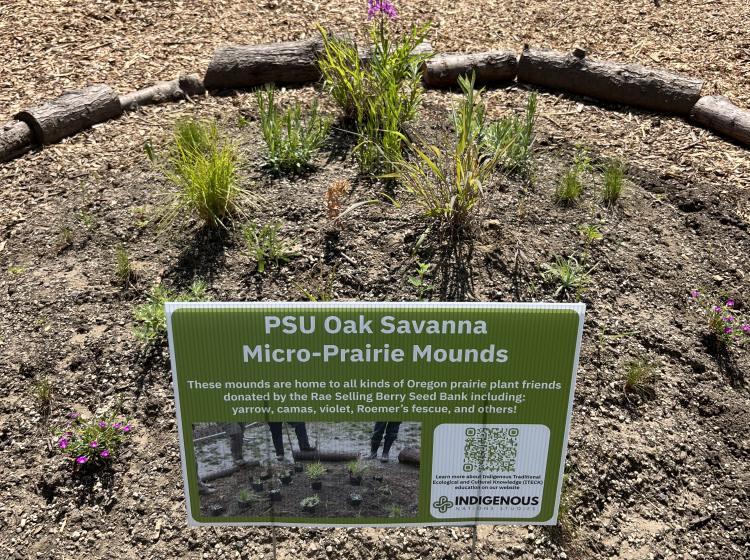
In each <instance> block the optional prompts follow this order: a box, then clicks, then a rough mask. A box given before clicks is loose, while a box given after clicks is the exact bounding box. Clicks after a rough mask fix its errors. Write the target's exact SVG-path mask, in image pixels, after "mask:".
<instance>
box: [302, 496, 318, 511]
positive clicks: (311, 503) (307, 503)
mask: <svg viewBox="0 0 750 560" xmlns="http://www.w3.org/2000/svg"><path fill="white" fill-rule="evenodd" d="M319 503H320V498H319V497H318V495H317V494H315V495H314V496H309V497H307V498H305V499H304V500H302V501H301V502H300V503H299V505H301V506H302V507H303V508H311V507H315V506H317V505H318V504H319Z"/></svg>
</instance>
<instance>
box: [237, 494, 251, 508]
mask: <svg viewBox="0 0 750 560" xmlns="http://www.w3.org/2000/svg"><path fill="white" fill-rule="evenodd" d="M251 503H252V495H251V494H250V491H249V490H247V489H245V490H240V491H239V493H238V494H237V505H238V506H239V508H240V509H247V508H249V507H250V505H251Z"/></svg>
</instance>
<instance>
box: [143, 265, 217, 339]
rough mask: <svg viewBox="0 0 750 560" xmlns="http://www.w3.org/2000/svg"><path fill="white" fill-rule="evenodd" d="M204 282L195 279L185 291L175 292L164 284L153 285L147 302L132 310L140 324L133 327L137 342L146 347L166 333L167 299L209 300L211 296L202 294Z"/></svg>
mask: <svg viewBox="0 0 750 560" xmlns="http://www.w3.org/2000/svg"><path fill="white" fill-rule="evenodd" d="M205 291H206V284H205V283H204V282H202V281H201V280H196V281H195V282H193V283H192V284H191V286H190V287H189V288H188V291H187V292H180V293H177V292H176V291H175V290H174V289H172V288H167V287H166V286H164V285H159V286H154V287H153V288H151V292H149V295H148V303H145V304H143V305H139V306H138V307H136V308H135V310H134V311H133V316H134V317H135V319H136V321H139V322H140V323H141V325H140V326H138V327H136V328H135V329H133V333H134V334H135V336H136V338H137V339H138V342H140V343H142V344H144V345H145V346H146V347H148V346H150V345H151V344H153V343H154V342H155V341H157V340H158V339H161V338H163V337H164V336H166V334H167V313H166V310H165V309H164V304H165V303H166V302H168V301H179V302H192V301H209V300H210V299H211V298H210V297H209V296H206V295H204V292H205Z"/></svg>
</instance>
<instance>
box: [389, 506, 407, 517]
mask: <svg viewBox="0 0 750 560" xmlns="http://www.w3.org/2000/svg"><path fill="white" fill-rule="evenodd" d="M388 511H389V512H390V513H389V514H388V517H403V516H404V510H403V509H402V508H400V507H399V506H397V505H395V504H393V505H390V506H388Z"/></svg>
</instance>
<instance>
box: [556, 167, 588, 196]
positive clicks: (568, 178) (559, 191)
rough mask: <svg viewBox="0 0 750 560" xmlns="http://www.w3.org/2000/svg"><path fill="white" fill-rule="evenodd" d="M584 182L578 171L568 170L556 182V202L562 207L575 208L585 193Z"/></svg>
mask: <svg viewBox="0 0 750 560" xmlns="http://www.w3.org/2000/svg"><path fill="white" fill-rule="evenodd" d="M583 187H584V182H583V179H581V176H580V174H579V173H578V172H577V171H576V169H575V168H574V167H573V168H570V169H566V170H565V171H564V172H563V173H562V175H560V176H558V177H557V179H556V180H555V195H554V198H555V202H557V203H558V204H560V205H561V206H573V205H574V204H575V203H576V202H578V197H580V196H581V193H583Z"/></svg>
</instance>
